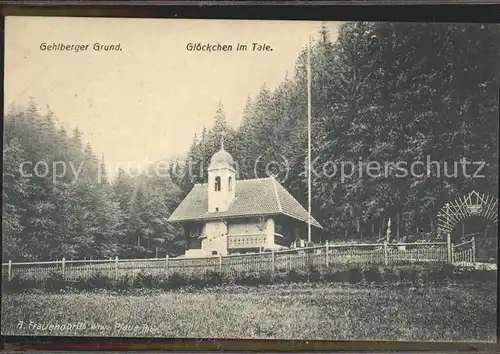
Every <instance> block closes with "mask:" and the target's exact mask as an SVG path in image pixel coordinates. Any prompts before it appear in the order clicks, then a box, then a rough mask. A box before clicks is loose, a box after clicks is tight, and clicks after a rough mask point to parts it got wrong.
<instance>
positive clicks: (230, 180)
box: [228, 177, 233, 192]
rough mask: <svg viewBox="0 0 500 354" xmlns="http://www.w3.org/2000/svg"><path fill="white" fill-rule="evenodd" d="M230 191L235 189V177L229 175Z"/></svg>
mask: <svg viewBox="0 0 500 354" xmlns="http://www.w3.org/2000/svg"><path fill="white" fill-rule="evenodd" d="M228 186H229V187H228V188H229V191H230V192H231V191H232V190H233V178H232V177H229V184H228Z"/></svg>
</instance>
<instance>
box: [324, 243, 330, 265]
mask: <svg viewBox="0 0 500 354" xmlns="http://www.w3.org/2000/svg"><path fill="white" fill-rule="evenodd" d="M328 252H329V249H328V240H326V245H325V255H326V256H325V261H326V266H327V267H328Z"/></svg>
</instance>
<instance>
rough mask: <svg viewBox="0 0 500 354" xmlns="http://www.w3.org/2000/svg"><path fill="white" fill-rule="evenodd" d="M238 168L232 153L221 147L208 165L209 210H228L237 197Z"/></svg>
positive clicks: (222, 140) (222, 142) (215, 211)
mask: <svg viewBox="0 0 500 354" xmlns="http://www.w3.org/2000/svg"><path fill="white" fill-rule="evenodd" d="M235 179H236V170H235V168H234V160H233V157H232V156H231V154H229V153H228V152H227V151H226V150H224V138H221V148H220V150H219V151H217V152H216V153H215V154H214V155H213V156H212V159H211V160H210V166H209V167H208V212H209V213H217V212H223V211H226V210H228V208H229V206H230V205H231V203H232V201H233V200H234V197H235V186H236V180H235Z"/></svg>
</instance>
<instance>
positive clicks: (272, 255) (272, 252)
mask: <svg viewBox="0 0 500 354" xmlns="http://www.w3.org/2000/svg"><path fill="white" fill-rule="evenodd" d="M271 271H272V272H274V248H273V249H272V250H271Z"/></svg>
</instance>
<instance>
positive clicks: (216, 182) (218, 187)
mask: <svg viewBox="0 0 500 354" xmlns="http://www.w3.org/2000/svg"><path fill="white" fill-rule="evenodd" d="M215 191H216V192H219V191H220V177H219V176H217V177H215Z"/></svg>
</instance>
